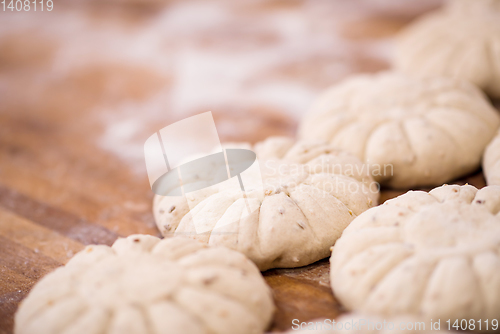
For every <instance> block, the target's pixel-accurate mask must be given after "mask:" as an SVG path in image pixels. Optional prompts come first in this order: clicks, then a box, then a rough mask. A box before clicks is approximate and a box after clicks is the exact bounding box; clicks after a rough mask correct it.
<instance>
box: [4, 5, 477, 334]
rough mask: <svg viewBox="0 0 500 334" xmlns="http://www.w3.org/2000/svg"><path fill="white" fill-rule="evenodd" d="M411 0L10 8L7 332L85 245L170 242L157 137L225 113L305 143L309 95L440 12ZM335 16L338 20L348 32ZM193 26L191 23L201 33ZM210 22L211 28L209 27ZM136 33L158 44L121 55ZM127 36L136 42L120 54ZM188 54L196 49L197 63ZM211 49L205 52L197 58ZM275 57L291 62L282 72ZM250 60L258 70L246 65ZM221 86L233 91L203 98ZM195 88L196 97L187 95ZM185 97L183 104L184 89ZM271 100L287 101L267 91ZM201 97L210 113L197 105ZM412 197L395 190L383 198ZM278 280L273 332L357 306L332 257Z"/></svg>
mask: <svg viewBox="0 0 500 334" xmlns="http://www.w3.org/2000/svg"><path fill="white" fill-rule="evenodd" d="M396 2H398V1H393V2H392V3H391V1H387V2H380V3H386V5H385V6H384V5H379V6H374V5H373V4H371V5H369V4H368V2H366V1H352V2H349V3H350V4H349V5H346V2H343V1H331V2H325V3H323V4H321V6H324V8H323V7H321V6H320V7H315V6H317V5H313V4H312V3H313V2H312V1H311V2H307V1H270V2H262V3H260V2H259V3H258V4H254V3H246V2H242V3H241V4H237V5H235V4H232V3H231V2H229V1H228V2H223V1H222V2H221V1H213V3H215V5H213V7H210V6H212V5H210V6H208V5H207V3H211V2H203V3H202V4H200V3H194V5H193V6H194V7H189V6H187V5H185V4H186V2H184V3H183V4H182V5H178V4H177V3H176V2H175V1H170V2H168V3H166V4H155V5H153V6H142V5H137V4H134V3H133V2H131V3H127V4H126V5H123V6H117V5H113V4H107V3H101V4H94V5H90V6H80V7H74V5H72V4H70V3H64V2H61V4H60V7H57V8H56V9H55V10H54V12H52V13H44V14H43V15H42V14H40V15H38V14H37V15H38V16H37V15H34V14H33V15H31V14H30V15H31V16H30V15H28V14H26V16H23V15H25V14H24V13H21V14H17V16H16V17H14V15H13V14H9V13H1V14H0V30H2V33H1V34H0V333H12V329H13V315H14V313H15V311H16V308H17V305H18V304H19V302H20V301H21V300H22V299H23V298H24V297H25V296H26V295H27V294H28V292H29V290H30V289H31V287H32V286H33V285H34V284H35V283H36V282H37V281H38V280H39V279H40V278H41V277H43V275H45V274H46V273H48V272H50V271H51V270H53V269H54V268H57V267H58V266H61V265H63V264H64V263H66V261H68V259H69V258H71V257H72V256H73V255H74V254H75V253H76V252H78V251H80V250H81V249H82V248H83V247H84V246H85V245H88V244H93V243H98V244H107V245H111V244H112V243H113V241H114V240H115V239H116V238H118V237H120V236H127V235H130V234H133V233H147V234H151V235H156V236H160V235H159V232H158V230H157V229H156V227H155V224H154V220H153V216H152V213H151V202H152V192H151V190H150V189H149V183H148V179H147V175H146V173H145V168H144V166H143V162H142V144H143V143H144V141H145V139H146V138H147V137H148V136H149V135H150V134H151V133H153V132H154V131H156V130H158V129H160V128H162V127H163V126H166V125H168V124H170V123H172V122H174V121H176V120H179V119H182V118H184V117H187V116H189V115H193V114H197V113H199V112H204V111H207V110H210V109H211V110H212V111H213V113H214V117H215V119H216V125H217V127H218V129H219V132H220V133H219V134H220V137H221V139H222V140H241V141H251V142H255V141H258V140H261V139H264V138H266V137H267V136H269V135H293V134H294V132H295V129H296V126H297V122H298V119H300V116H301V114H302V113H303V112H304V111H305V108H303V107H304V106H306V105H307V104H308V103H309V100H307V99H308V98H309V99H310V98H311V97H312V96H314V94H315V93H316V92H318V91H320V90H321V89H322V88H324V87H326V86H328V85H329V84H331V83H334V82H337V81H338V80H340V79H341V78H343V77H346V76H347V75H349V74H352V73H356V72H362V71H377V70H381V69H384V68H387V67H388V62H387V58H386V54H387V53H388V52H389V51H388V50H390V48H391V43H392V37H393V35H394V34H395V32H397V30H398V29H400V28H401V27H402V26H403V25H404V24H406V23H407V22H408V21H409V20H410V19H411V18H412V17H413V16H415V15H416V14H418V13H420V12H422V11H424V10H427V9H429V7H430V6H432V5H433V4H434V3H435V1H425V2H424V3H425V5H419V4H418V3H419V2H418V1H415V2H413V3H411V2H408V4H407V5H405V6H403V7H402V6H401V5H400V2H399V4H398V5H395V3H396ZM190 5H191V2H190ZM56 6H58V4H56ZM183 6H184V7H183ZM196 6H201V8H202V9H203V11H202V15H205V14H206V15H205V16H202V19H199V20H198V19H196V17H197V16H196V15H195V14H192V13H196V8H198V7H196ZM207 6H208V7H207ZM325 8H326V9H328V10H327V11H326V15H325V10H324V9H325ZM214 11H215V12H216V13H215V14H213V13H214ZM227 11H229V12H230V15H228V14H227ZM172 13H176V15H177V16H175V17H174V19H172V17H173V14H172ZM210 13H212V14H210ZM220 13H226V14H225V15H226V17H222V18H221V16H220V15H222V14H220ZM171 14H172V15H171ZM9 15H10V16H9ZM169 15H171V16H169ZM207 15H208V16H209V18H208V19H206V16H207ZM210 15H212V16H210ZM217 15H219V16H217ZM193 16H194V18H193ZM177 18H180V19H177ZM332 18H338V20H337V21H338V22H337V23H336V24H335V25H333V26H332V24H331V21H332ZM183 20H191V21H189V22H188V24H187V26H186V23H185V22H184V21H183ZM200 20H201V22H202V23H203V24H205V25H203V24H201V23H200V24H201V27H199V26H196V25H195V24H194V23H196V22H198V21H200ZM219 21H220V22H219ZM333 21H335V20H333ZM75 22H76V23H75ZM151 22H152V23H151ZM165 22H168V24H167V23H165ZM179 22H180V23H179ZM183 22H184V23H183ZM207 22H208V23H207ZM214 22H215V23H214ZM263 22H264V23H263ZM266 22H267V23H266ZM162 24H163V25H162ZM183 24H184V25H183ZM165 25H166V28H165ZM87 26H88V28H86V27H87ZM82 27H83V28H82ZM162 27H163V28H162ZM193 27H194V28H193ZM66 28H67V29H66ZM92 29H93V30H92ZM147 29H150V30H151V31H156V30H155V29H160V30H161V29H165V31H166V32H165V34H166V37H165V38H164V39H161V40H160V41H158V40H157V39H155V38H157V37H158V35H154V34H149V31H148V30H147ZM193 29H194V30H193ZM145 31H146V32H145ZM172 31H173V33H172ZM277 31H278V32H279V33H277ZM168 32H170V35H168ZM136 34H144V35H139V37H140V38H137V41H136V44H133V45H132V44H131V46H130V49H128V48H124V49H123V50H122V49H120V48H122V47H124V46H125V47H126V46H127V43H128V39H127V38H123V37H124V36H125V37H128V36H132V37H130V38H131V39H133V38H134V37H133V36H136ZM280 34H281V35H280ZM298 35H301V36H302V40H300V41H299V42H300V43H296V42H295V40H294V36H298ZM143 36H150V37H151V41H152V42H151V43H156V46H157V47H158V48H157V49H154V50H156V52H159V53H161V52H165V57H170V56H172V53H175V52H178V53H179V54H178V58H175V59H173V60H172V61H171V62H172V63H171V64H170V63H169V62H167V63H166V65H165V63H162V60H161V59H160V60H158V59H156V58H154V57H153V58H154V59H153V60H151V62H152V64H153V65H151V64H148V63H149V62H150V60H149V58H148V57H150V56H151V53H152V51H148V52H143V53H141V50H142V49H140V48H139V46H140V45H142V44H140V43H141V41H143V40H144V38H143ZM315 36H320V37H321V38H319V37H318V38H319V39H317V40H315V38H316V37H315ZM160 37H162V36H160ZM162 38H163V37H162ZM75 40H76V41H75ZM116 40H120V43H122V44H120V43H117V45H116V46H113V44H112V43H113V42H114V41H116ZM330 42H331V45H330V44H329V43H330ZM93 43H95V44H93ZM99 43H101V44H99ZM131 43H132V42H131ZM134 43H135V42H134ZM68 45H70V47H67V46H68ZM109 45H112V47H115V48H116V49H117V50H114V51H115V53H113V50H112V51H109V50H107V49H106V48H107V47H109ZM276 45H278V46H280V48H277V49H276V50H275V49H273V48H274V47H275V46H276ZM142 46H143V47H144V48H145V50H148V44H146V46H144V45H142ZM79 47H81V48H79ZM135 48H137V49H135ZM101 49H102V50H105V49H106V50H107V51H106V50H105V52H104V51H102V52H101V53H100V51H101ZM187 49H191V50H194V52H192V53H185V54H184V53H182V52H187V51H185V50H187ZM134 50H135V51H137V54H136V53H134V52H135V51H134ZM154 50H153V51H154ZM158 50H159V51H158ZM162 50H163V51H162ZM197 50H202V51H200V52H205V53H204V57H201V58H200V59H198V58H196V55H197V54H198V53H197V52H198V51H197ZM228 50H229V51H228ZM235 50H236V51H235ZM273 50H274V51H273ZM132 51H134V52H132ZM231 52H237V54H235V56H234V57H231ZM122 54H126V56H127V57H129V56H130V57H129V58H127V57H125V56H123V59H122V58H120V57H121V56H122ZM129 54H130V55H129ZM144 54H145V55H144ZM275 54H278V55H288V56H287V57H284V58H283V59H276V60H274V61H272V62H268V59H272V58H273V57H274V55H275ZM155 55H156V54H155ZM228 55H229V56H228ZM134 57H136V58H138V59H142V58H141V57H144V59H145V60H144V61H137V62H136V58H134ZM190 57H191V58H190ZM210 57H212V58H210ZM214 57H215V60H213V59H214ZM217 57H219V58H217ZM89 59H90V60H92V61H90V62H89V61H87V60H89ZM130 59H132V60H130ZM184 59H188V60H189V61H187V62H185V63H183V62H182V60H184ZM206 59H212V60H213V63H210V64H208V65H206V64H204V63H203V62H204V61H206ZM233 59H237V60H238V61H241V62H240V63H236V64H232V65H231V64H229V65H228V66H233V67H230V69H231V71H233V72H234V73H233V72H231V73H224V70H223V69H224V68H225V67H224V66H223V67H222V71H221V70H220V69H221V68H219V67H217V66H220V64H223V65H224V61H226V62H229V63H231V61H232V60H233ZM156 61H158V63H155V62H156ZM157 64H160V65H165V67H161V66H160V65H158V66H157ZM193 64H194V65H193ZM247 64H250V65H252V66H254V67H252V66H250V69H249V70H247V71H246V72H245V71H243V72H242V73H243V74H241V73H240V72H238V71H237V70H238V69H239V68H240V67H241V66H243V67H244V66H246V65H247ZM195 65H196V66H195ZM169 66H170V67H169ZM183 66H184V67H183ZM190 66H194V68H191V67H190ZM186 67H187V69H186ZM212 67H215V70H214V71H215V72H214V73H212V72H208V74H207V71H208V69H210V68H212ZM200 69H201V70H200ZM179 71H180V72H179ZM193 71H194V77H193V78H194V80H192V81H189V80H188V79H189V78H190V77H189V75H191V74H192V72H193ZM204 71H205V72H204ZM186 78H187V79H186ZM198 78H199V79H200V81H201V83H200V86H196V84H197V83H199V82H198ZM207 78H208V79H207ZM183 80H188V83H189V84H186V83H185V82H184V81H183ZM233 82H234V85H235V86H237V87H236V88H234V87H233V85H232V83H233ZM219 83H220V85H221V87H219V88H220V89H219V90H212V91H210V94H208V95H207V96H206V99H205V100H196V99H197V98H198V97H200V96H205V95H203V94H204V92H205V91H206V90H210V89H211V87H212V86H217V85H218V84H219ZM287 85H289V87H288V86H287ZM186 87H187V88H186ZM260 87H263V88H262V89H260ZM283 87H285V88H286V87H288V88H287V89H284V88H283ZM191 88H192V89H193V95H189V94H187V95H186V93H185V90H187V91H189V90H190V89H191ZM212 88H213V87H212ZM179 91H180V92H183V94H184V95H183V94H180V96H181V97H179V95H169V94H170V93H171V92H177V93H179ZM226 91H227V92H226ZM269 91H270V92H272V93H273V94H275V95H273V96H271V97H268V96H267V95H266V93H267V92H269ZM246 92H249V95H251V96H250V97H248V96H246V94H245V93H246ZM280 94H281V95H283V96H281V95H280ZM165 96H166V97H165ZM235 96H236V97H235ZM274 96H279V98H277V99H276V100H273V99H274ZM297 96H299V97H300V96H302V97H303V98H302V99H299V98H297ZM163 98H165V99H164V100H163ZM211 99H212V100H211ZM193 100H194V101H198V102H199V103H198V104H196V103H193V104H187V105H186V101H188V102H189V101H193ZM306 100H307V101H306ZM214 101H215V102H214ZM255 101H257V102H255ZM158 106H160V107H159V108H158ZM162 106H163V107H162ZM297 106H300V108H298V107H297ZM465 182H469V183H471V184H473V185H476V186H478V187H481V186H483V185H484V179H483V177H482V175H481V173H480V172H477V173H476V174H475V175H472V176H471V177H469V178H467V179H464V180H461V181H459V182H458V183H465ZM401 193H402V192H400V191H389V190H384V191H383V192H382V201H384V200H386V199H388V198H392V197H394V196H397V195H399V194H401ZM264 276H265V279H266V281H267V282H268V283H269V285H270V286H271V288H272V289H273V292H274V298H275V302H276V305H277V307H278V311H277V312H276V314H275V317H274V321H273V325H272V328H271V330H272V331H280V330H286V329H289V328H290V326H291V322H292V320H293V319H299V320H300V321H307V320H310V319H313V318H317V317H328V318H333V317H336V316H337V315H339V314H340V313H342V312H343V310H342V307H341V305H340V304H339V303H338V302H337V301H336V299H335V297H334V296H333V294H332V292H331V289H330V287H329V266H328V260H327V259H325V260H322V261H319V262H318V263H315V264H312V265H309V266H307V267H304V268H297V269H276V270H269V271H267V272H265V273H264Z"/></svg>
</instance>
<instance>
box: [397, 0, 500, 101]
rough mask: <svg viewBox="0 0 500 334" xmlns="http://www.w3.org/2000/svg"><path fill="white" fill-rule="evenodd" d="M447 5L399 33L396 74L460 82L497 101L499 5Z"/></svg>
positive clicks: (484, 0)
mask: <svg viewBox="0 0 500 334" xmlns="http://www.w3.org/2000/svg"><path fill="white" fill-rule="evenodd" d="M448 3H449V5H448V6H445V7H444V8H443V9H440V10H437V11H434V12H431V13H429V14H427V15H424V16H422V17H421V18H418V19H417V20H416V21H415V22H414V23H412V24H410V25H409V26H408V27H407V28H405V29H403V31H402V32H401V34H400V36H399V38H398V44H397V52H396V56H395V66H396V68H398V69H399V70H402V71H404V72H407V73H413V74H416V75H424V76H427V75H445V76H450V77H456V78H459V79H464V80H467V81H470V82H472V83H474V84H475V85H477V86H478V87H480V88H481V89H483V90H484V91H485V92H486V93H487V94H488V95H490V96H492V97H500V1H499V0H473V1H470V0H453V1H449V2H448ZM444 41H446V42H444Z"/></svg>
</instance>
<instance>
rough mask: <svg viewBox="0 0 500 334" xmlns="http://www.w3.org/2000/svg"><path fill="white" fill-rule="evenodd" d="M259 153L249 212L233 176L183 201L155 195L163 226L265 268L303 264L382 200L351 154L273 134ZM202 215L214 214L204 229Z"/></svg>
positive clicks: (325, 251) (248, 184)
mask: <svg viewBox="0 0 500 334" xmlns="http://www.w3.org/2000/svg"><path fill="white" fill-rule="evenodd" d="M226 147H240V148H242V147H245V145H243V144H238V145H234V144H228V145H226ZM246 147H249V145H248V144H247V145H246ZM254 151H255V152H256V154H257V157H258V162H259V165H260V169H259V168H257V169H258V171H259V172H260V174H259V173H254V174H252V171H251V172H250V177H249V176H248V175H243V177H242V179H243V183H244V184H245V190H246V196H247V198H248V203H249V206H250V207H251V208H252V209H253V210H252V213H251V214H250V215H247V216H243V215H242V211H244V210H245V200H244V199H242V197H241V196H242V192H241V190H240V189H239V188H238V187H237V188H236V190H234V188H233V189H231V188H230V187H228V185H230V184H231V183H230V182H236V184H237V182H238V180H233V179H235V178H233V179H230V180H228V181H227V182H223V183H221V184H218V185H215V186H211V187H208V188H205V189H202V190H200V191H196V192H193V193H188V194H187V195H186V198H185V197H181V196H178V197H173V196H164V197H162V196H155V200H154V207H153V211H154V214H155V220H156V223H157V225H158V228H159V229H160V231H162V233H163V234H164V235H169V234H174V235H180V236H187V237H191V238H194V239H197V240H199V241H202V242H204V243H208V244H212V245H224V246H226V247H229V248H232V249H235V250H238V251H240V252H242V253H244V254H245V255H247V256H248V257H249V258H250V259H251V260H253V261H254V262H255V263H256V264H257V266H258V267H259V268H260V269H261V270H266V269H269V268H275V267H285V268H286V267H299V266H303V265H307V264H310V263H312V262H315V261H317V260H319V259H322V258H325V257H327V256H329V254H330V250H329V249H330V247H331V246H332V245H333V243H334V242H335V240H336V239H337V238H338V237H339V236H340V234H341V233H342V231H343V229H344V228H345V227H346V226H347V225H348V224H349V223H350V222H351V221H352V219H354V217H356V216H357V215H359V214H361V213H362V212H363V211H365V210H367V209H368V208H370V207H372V206H375V205H376V204H377V200H378V185H377V184H375V183H374V181H373V179H372V177H371V176H370V171H369V169H368V167H367V166H366V165H365V164H363V163H362V162H361V161H360V160H359V159H358V158H356V157H355V156H353V155H351V154H349V153H346V152H342V151H338V150H335V149H333V148H332V147H331V146H330V145H328V144H324V143H322V142H317V141H301V142H297V143H295V142H294V141H293V140H292V139H290V138H283V137H272V138H268V139H267V140H265V141H263V142H261V143H258V144H256V145H255V148H254ZM256 166H257V165H256ZM253 172H255V170H254V171H253ZM252 175H253V176H252ZM259 181H260V182H261V185H262V186H261V187H260V188H259V184H258V182H259ZM193 217H194V218H193ZM207 217H208V218H207ZM241 217H243V218H241ZM198 218H203V219H210V221H209V223H207V224H208V228H209V231H208V232H207V233H198V231H197V230H196V229H195V222H196V219H198ZM230 219H232V220H230ZM227 222H229V224H223V223H227Z"/></svg>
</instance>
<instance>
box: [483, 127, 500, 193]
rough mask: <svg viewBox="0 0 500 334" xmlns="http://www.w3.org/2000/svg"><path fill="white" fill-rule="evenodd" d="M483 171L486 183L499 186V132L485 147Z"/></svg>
mask: <svg viewBox="0 0 500 334" xmlns="http://www.w3.org/2000/svg"><path fill="white" fill-rule="evenodd" d="M483 172H484V176H485V178H486V183H487V184H488V185H497V186H500V132H499V133H498V134H497V135H496V137H495V138H493V140H492V141H491V143H490V144H489V145H488V147H486V151H485V152H484V157H483Z"/></svg>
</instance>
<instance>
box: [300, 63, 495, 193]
mask: <svg viewBox="0 0 500 334" xmlns="http://www.w3.org/2000/svg"><path fill="white" fill-rule="evenodd" d="M499 124H500V117H499V115H498V113H497V111H496V110H495V109H494V108H493V107H492V106H491V104H490V103H489V102H488V101H487V99H486V98H485V97H484V96H483V94H482V92H481V91H479V90H478V89H477V88H475V87H474V86H473V85H471V84H469V83H466V82H463V81H458V80H455V79H450V78H443V77H439V78H438V77H433V78H416V77H412V76H407V75H404V74H399V73H395V72H383V73H379V74H375V75H373V74H370V75H357V76H354V77H352V78H350V79H347V80H346V81H344V82H342V83H340V84H338V85H336V86H333V87H332V88H330V89H328V90H327V91H326V92H325V93H324V94H323V95H322V96H320V97H319V98H318V100H317V101H316V103H314V104H313V106H312V109H311V110H310V112H309V113H308V114H307V115H306V116H305V118H304V120H303V121H302V123H301V126H300V136H301V137H302V138H306V139H321V140H326V141H329V142H330V143H331V144H332V145H333V146H335V147H338V148H340V149H343V150H346V151H349V152H351V153H353V154H355V155H357V156H358V157H359V158H360V159H362V160H363V161H365V162H367V163H369V164H370V169H371V173H372V175H373V176H374V178H375V179H376V180H377V181H378V182H380V183H381V184H384V185H386V186H389V187H393V188H400V189H408V188H412V187H417V186H436V185H441V184H443V183H445V182H448V181H451V180H453V179H455V178H458V177H460V176H463V175H466V174H467V173H470V172H472V171H474V170H475V169H476V168H478V167H479V164H480V162H481V156H482V154H483V151H484V148H485V147H486V145H487V144H488V143H489V142H490V140H491V138H492V137H493V136H494V134H495V132H496V130H497V128H498V126H499Z"/></svg>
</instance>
